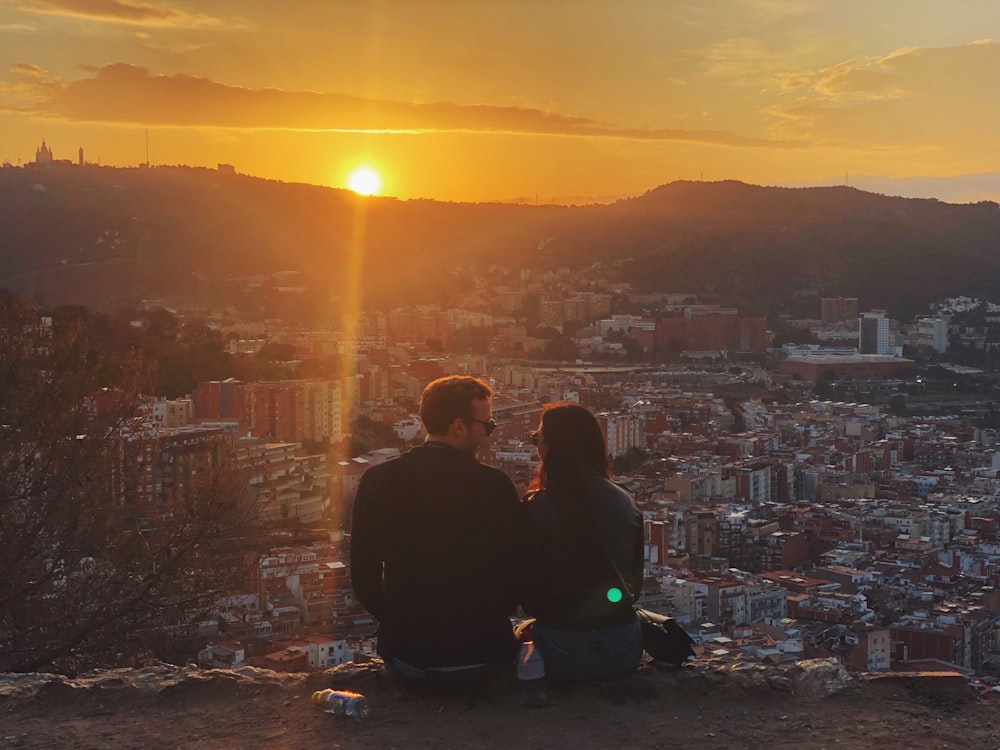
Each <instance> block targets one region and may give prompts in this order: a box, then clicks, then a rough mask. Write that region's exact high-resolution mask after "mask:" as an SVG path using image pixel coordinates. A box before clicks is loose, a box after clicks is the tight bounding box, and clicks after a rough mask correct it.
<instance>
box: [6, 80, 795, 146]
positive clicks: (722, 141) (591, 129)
mask: <svg viewBox="0 0 1000 750" xmlns="http://www.w3.org/2000/svg"><path fill="white" fill-rule="evenodd" d="M20 72H21V73H22V74H25V80H24V84H26V85H31V84H34V85H35V89H34V90H33V93H34V94H35V96H34V97H33V100H34V104H33V107H34V109H33V112H34V114H36V115H38V116H43V117H50V118H56V119H61V120H67V121H74V122H106V123H134V124H143V125H166V126H175V127H217V128H236V129H273V130H317V131H345V132H385V131H399V132H447V131H452V132H491V133H500V132H503V133H515V134H533V135H539V134H540V135H562V136H576V137H595V138H622V139H630V140H646V141H692V142H700V143H711V144H717V145H723V146H734V147H769V148H776V147H788V146H791V145H795V144H789V143H784V142H779V141H774V140H769V139H763V138H747V137H743V136H740V135H737V134H735V133H729V132H725V131H720V130H679V129H670V128H652V129H650V128H623V127H616V126H613V125H608V124H606V123H599V122H596V121H594V120H590V119H587V118H583V117H575V116H572V115H562V114H556V113H552V112H545V111H542V110H538V109H528V108H521V107H502V106H494V105H490V104H481V105H459V104H453V103H449V102H438V103H430V104H426V103H404V102H397V101H387V100H373V99H363V98H360V97H355V96H348V95H345V94H337V93H325V92H311V91H283V90H279V89H249V88H241V87H238V86H229V85H225V84H222V83H218V82H216V81H212V80H210V79H207V78H195V77H192V76H183V75H177V76H163V75H152V74H150V73H149V71H147V70H145V69H144V68H140V67H136V66H133V65H128V64H124V63H117V64H113V65H107V66H104V67H102V68H100V69H98V70H96V71H89V72H91V73H92V74H91V76H90V77H86V78H80V79H78V80H74V81H70V82H68V83H64V82H60V81H48V80H46V81H42V80H38V79H37V78H36V77H35V75H34V73H35V70H34V69H33V68H31V69H26V70H21V71H20ZM4 104H7V106H23V103H18V102H14V103H5V102H0V107H2V106H4Z"/></svg>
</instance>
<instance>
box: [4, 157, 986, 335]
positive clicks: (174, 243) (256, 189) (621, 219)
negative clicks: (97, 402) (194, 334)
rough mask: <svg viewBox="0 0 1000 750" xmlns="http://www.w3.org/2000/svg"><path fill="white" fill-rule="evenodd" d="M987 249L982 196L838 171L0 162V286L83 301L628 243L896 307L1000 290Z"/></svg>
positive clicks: (710, 274)
mask: <svg viewBox="0 0 1000 750" xmlns="http://www.w3.org/2000/svg"><path fill="white" fill-rule="evenodd" d="M540 248H542V249H540ZM998 248H1000V208H998V206H997V204H995V203H979V204H974V205H951V204H946V203H940V202H938V201H934V200H915V199H904V198H890V197H885V196H880V195H874V194H871V193H864V192H861V191H859V190H854V189H851V188H847V187H833V188H799V189H790V188H765V187H758V186H752V185H746V184H743V183H737V182H719V183H700V182H697V183H695V182H675V183H671V184H669V185H664V186H662V187H659V188H656V189H655V190H652V191H650V192H648V193H646V194H645V195H643V196H641V197H638V198H635V199H631V200H626V201H620V202H618V203H616V204H614V205H607V206H583V207H557V206H537V207H536V206H524V205H509V204H470V203H463V204H458V203H440V202H435V201H429V200H414V201H399V200H395V199H390V198H361V197H359V196H356V195H354V194H353V193H350V192H348V191H344V190H336V189H331V188H323V187H316V186H311V185H302V184H287V183H281V182H275V181H269V180H262V179H257V178H252V177H246V176H242V175H227V174H222V173H219V172H216V171H212V170H207V169H196V168H186V167H157V168H153V169H150V170H145V169H113V168H101V167H90V166H87V167H76V166H70V165H63V164H57V165H54V166H52V167H50V168H48V169H42V168H25V169H6V170H0V287H4V288H8V289H10V290H12V291H15V292H18V293H20V294H22V295H26V296H32V295H40V296H41V297H42V298H43V299H45V300H46V301H48V302H70V303H79V304H87V305H90V306H95V307H110V306H122V305H131V304H134V303H135V302H136V301H137V300H138V299H140V298H144V297H145V298H149V297H154V298H155V297H163V296H170V297H188V298H190V299H192V300H196V301H202V302H204V303H206V304H223V303H230V304H238V305H239V304H242V305H244V306H245V305H246V304H247V302H248V300H247V292H246V285H245V283H244V282H242V281H241V282H237V281H235V279H236V278H237V277H241V278H243V279H245V278H246V277H249V276H258V275H259V276H270V275H271V274H273V273H275V272H278V271H299V272H301V276H299V277H297V278H293V279H292V280H290V281H288V282H287V283H288V284H291V285H301V286H305V287H306V293H305V295H303V297H304V299H305V300H307V301H308V303H307V304H308V305H311V306H312V307H313V308H314V309H315V310H317V311H319V312H320V313H321V314H322V312H323V311H324V307H325V306H329V308H330V309H331V310H333V309H336V308H337V303H336V300H337V299H339V298H340V297H342V296H343V295H344V293H345V291H346V289H347V287H349V286H351V285H352V284H353V282H354V279H355V278H358V279H360V286H361V289H362V290H363V298H364V301H365V304H366V305H387V304H388V305H392V306H398V305H404V304H413V303H418V302H439V303H443V304H461V300H462V295H463V294H465V293H466V291H467V287H466V286H465V284H467V280H463V279H462V278H460V277H459V276H458V275H457V274H454V273H450V271H453V270H454V269H455V268H456V267H457V266H459V265H463V264H489V263H502V264H507V265H515V266H516V265H522V266H529V267H530V266H535V267H556V266H567V265H569V266H573V265H576V264H583V263H591V262H594V261H596V260H603V261H612V260H623V259H631V260H629V261H628V262H626V263H624V264H623V269H622V272H623V274H624V277H625V279H626V280H629V281H631V282H632V283H633V285H634V286H635V287H636V288H638V289H641V290H644V291H684V292H697V293H700V294H702V295H706V296H707V297H708V298H713V297H714V298H716V299H718V300H720V301H725V302H728V303H731V304H733V303H735V304H743V305H746V306H749V307H751V308H757V309H759V310H762V311H766V312H769V313H777V312H790V313H795V314H813V315H815V314H816V312H817V311H818V298H819V297H820V296H826V295H831V294H842V295H851V296H858V297H859V298H860V300H861V304H862V306H863V307H871V306H880V307H887V308H889V309H890V310H892V311H893V312H894V313H895V314H897V315H902V316H905V315H908V314H910V313H912V312H913V311H915V310H917V309H919V308H921V307H923V306H924V305H925V304H926V302H928V301H930V300H932V299H936V298H941V297H944V296H950V295H956V294H970V295H980V296H986V297H993V298H997V297H1000V295H998V294H997V292H998V291H1000V290H998V288H997V287H998V285H1000V274H998V273H997V271H998V270H1000V267H998V262H1000V261H998V252H997V250H998ZM272 292H273V290H269V288H268V287H267V285H266V284H265V285H264V286H263V287H262V288H261V291H259V292H258V293H256V294H258V295H259V296H260V298H261V300H263V299H264V297H266V296H267V294H269V293H272Z"/></svg>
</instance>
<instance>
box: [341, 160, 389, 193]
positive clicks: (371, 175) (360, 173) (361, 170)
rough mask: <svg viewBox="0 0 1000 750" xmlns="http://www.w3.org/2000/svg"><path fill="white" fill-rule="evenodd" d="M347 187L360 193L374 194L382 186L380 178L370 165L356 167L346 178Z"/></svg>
mask: <svg viewBox="0 0 1000 750" xmlns="http://www.w3.org/2000/svg"><path fill="white" fill-rule="evenodd" d="M347 187H349V188H350V189H351V190H353V191H354V192H355V193H359V194H360V195H375V194H376V193H377V192H378V190H379V188H380V187H382V178H381V177H379V176H378V172H376V171H375V170H374V169H372V168H371V167H358V168H357V169H355V170H354V171H353V172H351V176H350V177H348V178H347Z"/></svg>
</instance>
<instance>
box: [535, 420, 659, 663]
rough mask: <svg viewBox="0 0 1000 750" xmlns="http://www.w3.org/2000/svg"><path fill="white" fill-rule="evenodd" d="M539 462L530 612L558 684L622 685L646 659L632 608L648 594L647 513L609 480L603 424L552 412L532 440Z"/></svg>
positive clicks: (536, 632) (547, 661)
mask: <svg viewBox="0 0 1000 750" xmlns="http://www.w3.org/2000/svg"><path fill="white" fill-rule="evenodd" d="M532 438H533V440H534V442H535V444H536V445H537V446H538V457H539V459H540V460H541V462H540V465H539V469H538V475H537V477H536V478H535V481H534V483H533V484H532V489H533V490H534V491H532V492H529V493H528V495H527V496H526V497H525V502H524V504H523V506H522V507H523V510H524V518H523V521H524V526H523V530H522V539H523V542H524V546H525V551H524V553H525V563H526V570H525V575H524V579H525V580H524V584H523V591H522V597H521V599H522V605H523V607H524V610H525V611H526V612H527V613H528V614H529V615H532V616H534V617H535V618H536V622H535V624H534V627H533V629H532V638H533V640H534V641H535V644H536V645H537V646H538V648H539V650H540V652H541V654H542V657H543V658H544V660H545V674H546V678H547V679H548V680H550V681H551V682H572V681H577V680H587V679H595V678H596V679H603V678H611V677H618V676H621V675H624V674H627V673H628V672H631V671H632V670H633V669H634V668H635V666H636V665H637V664H638V663H639V660H640V658H641V657H642V637H641V634H640V630H639V622H638V620H637V619H636V615H635V611H634V609H633V607H632V603H633V601H634V597H637V596H638V595H639V591H640V589H641V586H642V562H643V560H642V558H643V554H642V552H643V535H642V514H641V513H640V512H639V510H638V509H637V508H636V506H635V501H634V500H633V499H632V496H631V495H630V494H629V493H628V492H626V491H625V490H623V489H622V488H621V487H619V486H618V485H616V484H614V483H613V482H611V480H610V478H609V477H610V475H611V472H610V467H609V464H608V451H607V445H606V443H605V440H604V434H603V432H602V430H601V427H600V425H599V424H598V422H597V419H596V418H595V417H594V415H593V414H591V413H590V412H589V411H588V410H587V409H585V408H583V407H582V406H579V405H577V404H571V403H558V404H549V405H548V406H546V407H545V410H544V411H543V412H542V420H541V424H540V425H539V427H538V431H537V432H535V433H534V434H533V435H532Z"/></svg>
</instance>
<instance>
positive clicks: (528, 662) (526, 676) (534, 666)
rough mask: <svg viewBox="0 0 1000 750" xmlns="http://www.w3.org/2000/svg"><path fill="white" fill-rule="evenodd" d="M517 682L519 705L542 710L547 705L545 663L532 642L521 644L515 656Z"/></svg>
mask: <svg viewBox="0 0 1000 750" xmlns="http://www.w3.org/2000/svg"><path fill="white" fill-rule="evenodd" d="M517 682H518V685H519V686H520V688H521V705H522V706H524V707H525V708H542V707H543V706H547V705H548V703H549V697H548V695H546V693H545V662H544V661H542V655H541V653H540V652H539V651H538V649H537V648H535V643H534V641H525V642H524V643H522V644H521V652H520V653H519V654H518V655H517Z"/></svg>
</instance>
